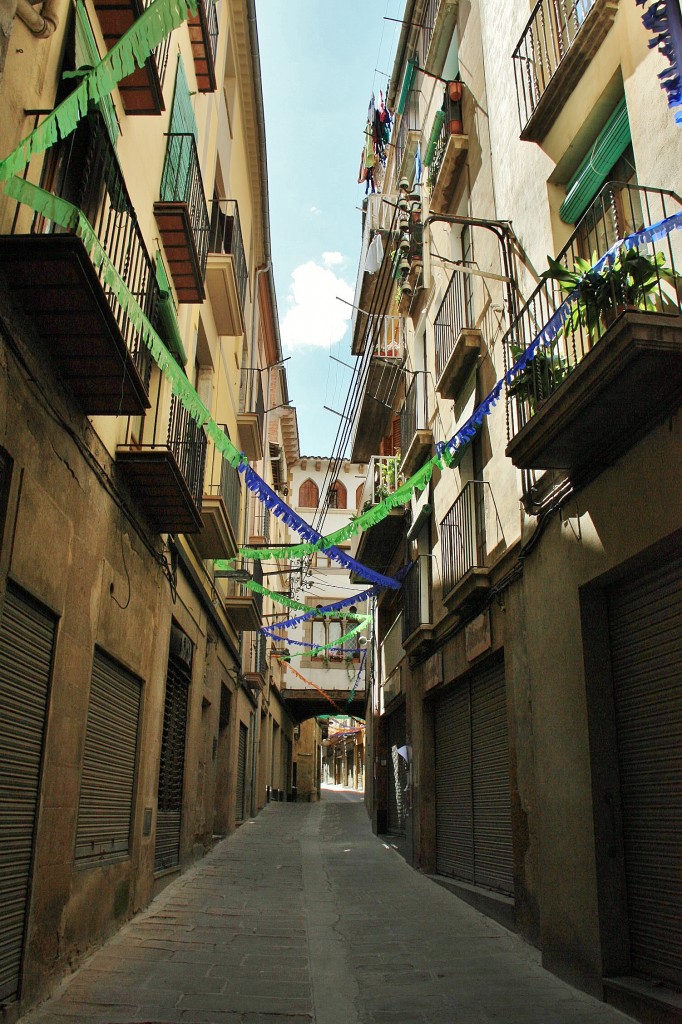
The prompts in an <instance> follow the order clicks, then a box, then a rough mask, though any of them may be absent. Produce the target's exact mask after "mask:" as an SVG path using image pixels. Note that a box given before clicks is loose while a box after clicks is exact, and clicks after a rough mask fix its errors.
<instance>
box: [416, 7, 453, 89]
mask: <svg viewBox="0 0 682 1024" xmlns="http://www.w3.org/2000/svg"><path fill="white" fill-rule="evenodd" d="M458 9H459V0H427V2H426V6H425V8H424V13H423V14H422V19H421V23H422V32H421V65H422V67H423V68H424V69H425V71H427V72H428V74H430V75H441V74H442V72H443V67H444V66H445V59H446V57H447V55H448V50H449V49H450V44H451V43H452V35H453V32H454V31H455V26H456V25H457V13H458Z"/></svg>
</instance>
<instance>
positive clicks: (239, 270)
mask: <svg viewBox="0 0 682 1024" xmlns="http://www.w3.org/2000/svg"><path fill="white" fill-rule="evenodd" d="M209 7H210V8H211V9H213V10H214V11H215V4H213V3H211V4H209ZM208 251H209V253H215V254H217V255H222V254H226V255H231V256H232V258H233V260H234V273H235V277H236V280H237V291H238V293H239V301H240V303H241V307H242V311H243V310H244V300H245V298H246V285H247V281H248V270H247V266H246V254H245V252H244V240H243V238H242V229H241V224H240V221H239V206H238V205H237V201H236V200H235V199H214V200H213V203H212V204H211V227H210V234H209V240H208Z"/></svg>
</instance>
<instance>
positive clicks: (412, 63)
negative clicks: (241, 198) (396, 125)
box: [396, 58, 417, 114]
mask: <svg viewBox="0 0 682 1024" xmlns="http://www.w3.org/2000/svg"><path fill="white" fill-rule="evenodd" d="M416 66H417V61H416V60H415V59H414V58H412V60H408V62H407V67H406V68H405V74H404V76H403V84H402V87H401V89H400V98H399V99H398V106H397V108H396V113H397V114H402V113H403V111H404V110H405V104H406V103H407V97H408V96H409V94H410V89H411V88H412V82H413V81H414V71H415V68H416Z"/></svg>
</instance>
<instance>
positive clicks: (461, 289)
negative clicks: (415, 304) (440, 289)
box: [433, 260, 474, 378]
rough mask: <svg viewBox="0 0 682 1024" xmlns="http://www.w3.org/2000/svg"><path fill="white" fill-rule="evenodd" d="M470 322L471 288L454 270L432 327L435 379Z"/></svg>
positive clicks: (465, 277) (469, 263) (463, 276)
mask: <svg viewBox="0 0 682 1024" xmlns="http://www.w3.org/2000/svg"><path fill="white" fill-rule="evenodd" d="M462 262H463V263H465V265H466V266H469V267H471V266H474V264H473V263H472V262H471V261H470V260H465V261H464V260H463V261H462ZM472 320H473V316H472V310H471V288H470V287H469V288H467V275H466V274H462V273H460V272H459V271H457V270H456V271H455V272H454V274H453V275H452V277H451V278H450V284H449V285H448V288H447V291H446V293H445V295H444V297H443V301H442V302H441V304H440V308H439V310H438V313H437V314H436V319H435V322H434V325H433V334H434V341H435V345H436V377H437V378H438V377H440V376H441V375H442V373H443V370H444V369H445V367H446V366H447V364H448V360H449V359H450V356H451V355H452V353H453V352H454V349H455V345H456V344H457V339H458V338H459V336H460V333H461V332H462V330H463V329H464V328H471V327H472V326H473V324H472V322H471V321H472Z"/></svg>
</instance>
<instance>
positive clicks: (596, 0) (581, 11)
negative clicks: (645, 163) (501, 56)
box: [512, 0, 618, 142]
mask: <svg viewBox="0 0 682 1024" xmlns="http://www.w3.org/2000/svg"><path fill="white" fill-rule="evenodd" d="M617 13H618V0H538V3H536V5H535V7H534V8H533V12H532V14H531V16H530V20H529V21H528V24H527V25H526V27H525V29H524V31H523V35H522V36H521V39H520V40H519V42H518V44H517V47H516V49H515V50H514V53H513V54H512V59H513V61H514V75H515V78H516V97H517V103H518V107H519V122H520V125H521V138H522V139H524V140H526V141H527V142H542V140H543V139H544V138H545V136H546V135H547V133H548V132H549V130H550V128H551V127H552V125H553V124H554V122H555V121H556V119H557V117H558V116H559V114H560V113H561V110H562V109H563V106H564V104H565V103H566V101H567V100H568V98H569V96H570V95H571V93H572V92H573V90H574V89H575V86H576V84H577V82H578V81H579V79H580V78H581V76H582V74H583V72H584V71H585V68H586V67H587V65H588V64H589V63H590V61H591V60H592V58H593V57H594V55H595V54H596V52H597V50H598V49H599V47H600V46H601V44H602V43H603V42H604V40H605V38H606V36H607V34H608V32H609V29H610V28H611V25H612V24H613V21H614V18H615V17H616V14H617Z"/></svg>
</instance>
